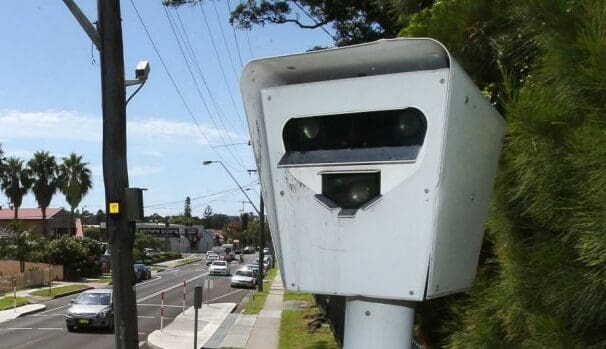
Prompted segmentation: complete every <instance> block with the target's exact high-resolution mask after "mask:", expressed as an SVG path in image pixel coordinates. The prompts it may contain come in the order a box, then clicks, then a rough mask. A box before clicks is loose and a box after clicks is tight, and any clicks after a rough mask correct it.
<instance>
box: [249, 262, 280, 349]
mask: <svg viewBox="0 0 606 349" xmlns="http://www.w3.org/2000/svg"><path fill="white" fill-rule="evenodd" d="M283 299H284V286H282V277H281V276H280V273H278V274H277V275H276V278H275V279H274V281H273V282H272V283H271V286H270V287H269V294H268V295H267V299H266V300H265V305H264V306H263V310H261V312H260V313H259V315H258V316H257V321H255V325H254V327H253V329H252V332H251V334H250V338H249V339H248V342H247V343H246V348H247V349H274V348H278V343H279V342H280V319H281V317H282V301H283Z"/></svg>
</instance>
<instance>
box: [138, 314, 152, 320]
mask: <svg viewBox="0 0 606 349" xmlns="http://www.w3.org/2000/svg"><path fill="white" fill-rule="evenodd" d="M137 317H140V318H142V319H155V318H156V317H155V316H148V315H137Z"/></svg>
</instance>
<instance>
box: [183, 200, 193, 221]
mask: <svg viewBox="0 0 606 349" xmlns="http://www.w3.org/2000/svg"><path fill="white" fill-rule="evenodd" d="M183 215H184V216H185V217H188V218H189V217H191V199H190V198H189V196H188V197H186V198H185V205H184V207H183Z"/></svg>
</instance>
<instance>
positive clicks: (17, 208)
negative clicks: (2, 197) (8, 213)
mask: <svg viewBox="0 0 606 349" xmlns="http://www.w3.org/2000/svg"><path fill="white" fill-rule="evenodd" d="M17 217H19V207H18V206H17V205H15V220H17Z"/></svg>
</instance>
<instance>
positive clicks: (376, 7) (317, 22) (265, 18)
mask: <svg viewBox="0 0 606 349" xmlns="http://www.w3.org/2000/svg"><path fill="white" fill-rule="evenodd" d="M432 2H433V0H419V1H395V0H370V1H369V0H328V1H327V0H248V1H246V2H243V3H241V4H239V5H238V6H236V8H235V9H234V10H233V12H232V13H231V18H230V22H231V23H232V24H237V25H238V27H240V28H244V29H251V28H252V27H253V26H255V25H259V26H265V25H267V24H285V23H291V24H295V25H297V26H299V27H300V28H303V29H318V28H322V29H323V30H325V31H326V33H327V34H328V35H330V36H331V37H332V38H333V39H334V40H335V43H336V44H337V46H345V45H352V44H357V43H362V42H368V41H374V40H378V39H381V38H391V37H395V36H396V35H397V34H398V32H399V30H400V29H401V25H400V23H399V21H398V19H399V18H400V17H401V16H402V15H405V14H409V13H415V12H417V11H419V10H421V9H422V8H425V7H427V6H429V5H431V3H432ZM327 25H330V26H332V29H333V31H334V34H332V33H331V32H329V31H327V30H326V29H325V28H324V27H325V26H327Z"/></svg>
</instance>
